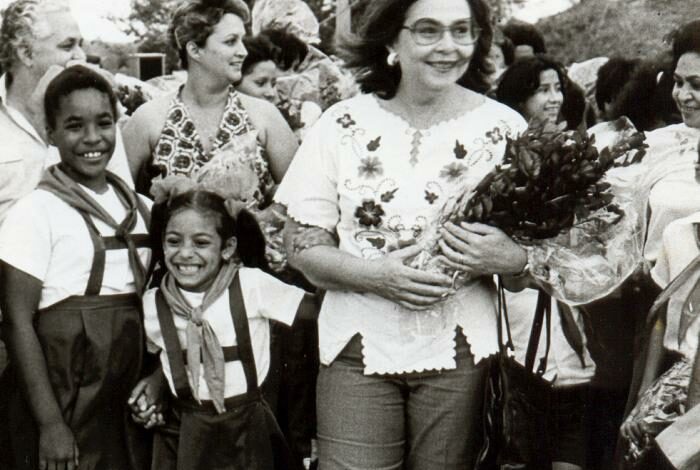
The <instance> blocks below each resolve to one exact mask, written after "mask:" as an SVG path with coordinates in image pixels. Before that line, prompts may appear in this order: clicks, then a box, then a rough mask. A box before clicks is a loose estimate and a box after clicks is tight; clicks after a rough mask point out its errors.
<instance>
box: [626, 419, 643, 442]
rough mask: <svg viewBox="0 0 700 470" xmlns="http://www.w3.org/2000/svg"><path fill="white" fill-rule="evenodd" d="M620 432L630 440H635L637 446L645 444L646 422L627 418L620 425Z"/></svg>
mask: <svg viewBox="0 0 700 470" xmlns="http://www.w3.org/2000/svg"><path fill="white" fill-rule="evenodd" d="M620 434H622V437H624V438H625V439H627V440H628V441H630V442H634V443H635V444H637V446H640V447H641V446H642V445H643V444H644V436H645V435H646V431H645V430H644V424H643V423H642V422H641V421H637V420H627V421H625V422H624V423H622V426H621V427H620Z"/></svg>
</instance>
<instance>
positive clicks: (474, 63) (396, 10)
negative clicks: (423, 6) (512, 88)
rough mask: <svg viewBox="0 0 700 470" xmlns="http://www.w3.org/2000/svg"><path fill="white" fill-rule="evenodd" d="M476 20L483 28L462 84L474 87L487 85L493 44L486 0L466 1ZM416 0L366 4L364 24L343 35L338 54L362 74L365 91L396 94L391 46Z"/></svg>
mask: <svg viewBox="0 0 700 470" xmlns="http://www.w3.org/2000/svg"><path fill="white" fill-rule="evenodd" d="M464 1H465V3H467V4H468V5H469V9H470V11H471V14H472V17H473V21H474V22H475V23H476V26H478V27H479V28H480V33H479V37H478V38H477V40H476V43H475V47H474V52H473V54H472V57H471V60H470V61H469V66H468V68H467V71H466V72H465V74H464V75H463V76H462V78H460V80H459V82H458V83H459V84H460V85H462V86H465V87H466V88H470V89H473V90H477V91H478V90H479V89H482V88H483V87H486V88H488V84H487V81H486V75H487V72H486V69H487V67H486V56H487V55H488V52H489V50H490V47H491V40H492V38H493V29H492V26H491V21H490V10H489V7H488V5H487V3H486V2H485V1H484V0H464ZM415 2H416V0H373V1H372V2H370V4H369V6H368V7H367V11H366V13H365V15H364V18H363V21H362V26H361V27H360V30H359V32H358V33H357V34H356V35H350V36H347V37H344V38H341V41H340V42H339V43H338V55H340V56H341V58H342V59H344V60H345V63H346V65H347V66H348V67H349V68H352V69H356V70H357V71H358V72H359V74H358V78H357V82H358V83H359V84H360V89H361V90H362V91H363V92H365V93H376V94H377V95H378V96H380V97H382V98H384V99H390V98H392V97H393V96H394V95H395V94H396V90H397V88H398V86H399V82H400V81H401V67H400V66H399V67H392V66H389V65H388V64H387V61H386V59H387V56H388V54H389V51H388V50H387V46H388V45H390V44H391V43H392V42H393V41H394V40H395V39H396V37H397V36H398V35H399V33H400V32H401V28H402V27H403V22H404V21H405V19H406V13H407V11H408V9H409V8H410V6H411V5H413V4H414V3H415Z"/></svg>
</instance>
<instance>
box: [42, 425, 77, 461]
mask: <svg viewBox="0 0 700 470" xmlns="http://www.w3.org/2000/svg"><path fill="white" fill-rule="evenodd" d="M55 468H65V469H66V470H77V468H78V444H77V443H76V442H75V438H74V437H73V432H72V431H71V430H70V428H69V427H68V426H66V423H63V422H61V423H55V424H49V425H46V426H41V427H40V428H39V469H40V470H48V469H55Z"/></svg>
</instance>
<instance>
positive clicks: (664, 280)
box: [651, 206, 700, 361]
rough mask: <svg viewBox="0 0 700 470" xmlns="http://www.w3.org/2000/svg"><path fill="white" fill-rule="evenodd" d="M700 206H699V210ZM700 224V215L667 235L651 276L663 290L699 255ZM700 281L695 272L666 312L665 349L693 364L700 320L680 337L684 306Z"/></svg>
mask: <svg viewBox="0 0 700 470" xmlns="http://www.w3.org/2000/svg"><path fill="white" fill-rule="evenodd" d="M698 207H700V206H696V208H698ZM697 223H700V212H695V213H694V214H692V215H690V216H688V217H684V218H682V219H678V220H675V221H673V222H671V223H670V224H669V225H668V227H666V229H665V230H664V232H663V242H662V244H661V247H660V249H659V254H658V258H657V261H656V265H655V266H654V269H652V270H651V277H652V279H654V282H656V284H658V285H659V287H661V288H662V289H663V288H665V287H666V286H667V285H668V284H669V283H670V282H671V281H673V279H675V278H676V276H678V274H679V273H680V272H681V271H683V269H685V267H686V266H688V264H689V263H690V262H691V261H692V260H693V259H694V258H696V257H697V256H698V255H700V249H698V240H697V236H698V235H697V232H696V228H695V225H694V224H697ZM698 279H700V273H695V274H694V275H692V276H691V277H690V279H689V280H688V281H687V282H685V283H684V284H683V285H682V286H681V287H680V288H679V289H678V291H676V293H675V294H673V295H672V296H671V298H670V299H669V301H668V307H667V310H666V332H665V334H664V347H665V348H666V349H668V350H670V351H675V352H679V353H681V354H683V355H684V356H686V357H687V358H688V359H690V360H691V361H692V360H693V359H694V358H695V351H696V350H697V348H698V335H699V334H700V321H698V319H697V317H696V318H695V319H694V320H693V321H692V322H691V323H690V326H689V328H688V331H687V332H686V334H685V335H684V337H683V338H680V337H679V332H680V331H679V330H680V319H681V312H682V309H683V304H684V303H685V300H686V299H687V298H688V295H689V294H690V291H691V290H692V288H693V286H695V284H696V282H697V281H698Z"/></svg>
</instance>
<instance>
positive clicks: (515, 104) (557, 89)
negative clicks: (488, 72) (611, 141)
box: [496, 56, 585, 129]
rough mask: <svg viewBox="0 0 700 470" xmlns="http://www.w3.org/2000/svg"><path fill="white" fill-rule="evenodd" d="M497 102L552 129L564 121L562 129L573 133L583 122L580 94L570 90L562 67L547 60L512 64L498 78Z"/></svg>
mask: <svg viewBox="0 0 700 470" xmlns="http://www.w3.org/2000/svg"><path fill="white" fill-rule="evenodd" d="M496 99H497V100H498V101H500V102H501V103H503V104H506V105H508V106H510V107H511V108H513V109H514V110H516V111H518V112H519V113H520V114H522V115H523V117H525V119H527V120H528V121H532V120H535V121H537V122H540V123H542V124H544V123H547V124H555V125H556V124H558V123H559V122H560V121H564V122H565V125H564V126H565V128H567V129H576V128H578V126H580V125H581V123H582V121H583V118H584V110H585V100H584V98H583V93H582V92H581V91H580V89H576V88H575V87H574V86H573V84H572V82H571V80H569V78H568V77H567V76H566V72H565V71H564V68H563V66H562V65H561V64H560V63H559V62H556V61H555V60H553V59H551V58H549V57H547V56H536V57H526V58H524V59H519V60H516V61H515V62H513V64H512V65H511V66H510V67H508V69H507V70H506V71H505V72H504V73H503V75H502V76H501V80H500V82H499V84H498V87H497V88H496Z"/></svg>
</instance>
